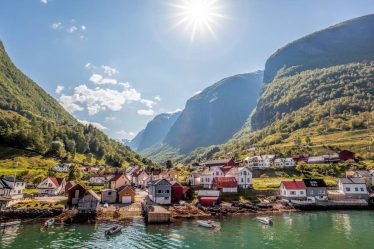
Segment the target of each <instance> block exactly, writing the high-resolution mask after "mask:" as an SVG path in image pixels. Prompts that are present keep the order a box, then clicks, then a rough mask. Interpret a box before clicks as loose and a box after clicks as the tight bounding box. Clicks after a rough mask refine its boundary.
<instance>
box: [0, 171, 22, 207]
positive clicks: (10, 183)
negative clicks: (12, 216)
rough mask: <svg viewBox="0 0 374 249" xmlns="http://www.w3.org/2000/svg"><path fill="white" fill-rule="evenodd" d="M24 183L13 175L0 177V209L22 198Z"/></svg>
mask: <svg viewBox="0 0 374 249" xmlns="http://www.w3.org/2000/svg"><path fill="white" fill-rule="evenodd" d="M25 186H26V184H25V183H24V182H23V181H22V180H20V179H19V178H17V177H14V176H1V177H0V209H2V208H4V207H8V206H10V205H13V204H15V203H17V202H19V201H20V200H22V198H23V190H24V189H25Z"/></svg>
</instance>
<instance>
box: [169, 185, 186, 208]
mask: <svg viewBox="0 0 374 249" xmlns="http://www.w3.org/2000/svg"><path fill="white" fill-rule="evenodd" d="M183 199H184V189H183V186H182V185H181V184H180V183H178V182H175V183H174V184H173V185H171V202H174V203H175V202H179V201H180V200H183Z"/></svg>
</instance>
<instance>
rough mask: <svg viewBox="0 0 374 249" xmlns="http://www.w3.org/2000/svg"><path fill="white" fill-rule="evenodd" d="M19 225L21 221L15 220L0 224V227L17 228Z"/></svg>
mask: <svg viewBox="0 0 374 249" xmlns="http://www.w3.org/2000/svg"><path fill="white" fill-rule="evenodd" d="M19 224H21V221H20V220H15V221H9V222H4V223H0V227H10V226H17V225H19Z"/></svg>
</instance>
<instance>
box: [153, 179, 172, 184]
mask: <svg viewBox="0 0 374 249" xmlns="http://www.w3.org/2000/svg"><path fill="white" fill-rule="evenodd" d="M162 181H166V182H167V183H169V185H171V183H170V182H169V181H168V180H166V179H159V180H153V181H150V182H149V183H148V185H157V184H159V183H161V182H162Z"/></svg>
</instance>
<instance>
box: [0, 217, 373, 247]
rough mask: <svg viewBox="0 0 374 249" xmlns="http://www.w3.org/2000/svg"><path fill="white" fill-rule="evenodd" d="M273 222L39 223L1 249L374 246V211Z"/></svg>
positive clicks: (4, 240)
mask: <svg viewBox="0 0 374 249" xmlns="http://www.w3.org/2000/svg"><path fill="white" fill-rule="evenodd" d="M273 220H274V225H273V226H266V225H262V224H260V223H259V222H258V221H257V220H256V219H255V218H254V217H253V216H245V217H225V218H222V219H219V220H218V221H219V222H220V223H221V226H222V229H221V231H219V232H213V231H211V230H209V229H207V228H203V227H199V226H197V224H196V223H195V221H192V220H191V221H186V220H184V221H180V222H177V223H173V224H171V225H149V226H146V225H145V224H144V223H143V220H141V219H135V220H133V221H129V222H127V223H125V227H124V229H123V231H122V233H120V234H118V235H114V236H111V237H106V236H105V235H104V230H105V229H106V228H108V227H109V224H105V223H101V224H95V225H70V226H56V227H54V228H51V229H48V230H47V231H46V232H40V230H39V228H40V224H30V225H21V226H20V227H18V228H15V227H14V228H8V229H6V230H5V231H4V232H2V233H1V234H0V241H1V245H0V248H13V249H15V248H28V249H31V248H101V249H104V248H195V249H200V248H201V249H211V248H229V249H234V248H325V249H335V248H336V249H338V248H339V249H341V248H360V249H366V248H374V247H373V242H372V241H373V240H372V234H373V231H374V212H373V211H340V212H307V213H292V214H288V213H287V214H282V215H276V216H273Z"/></svg>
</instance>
